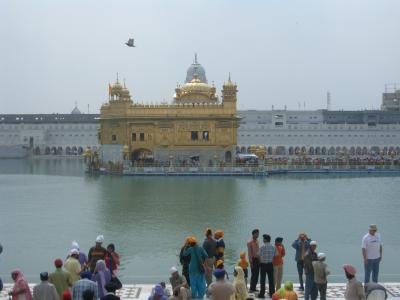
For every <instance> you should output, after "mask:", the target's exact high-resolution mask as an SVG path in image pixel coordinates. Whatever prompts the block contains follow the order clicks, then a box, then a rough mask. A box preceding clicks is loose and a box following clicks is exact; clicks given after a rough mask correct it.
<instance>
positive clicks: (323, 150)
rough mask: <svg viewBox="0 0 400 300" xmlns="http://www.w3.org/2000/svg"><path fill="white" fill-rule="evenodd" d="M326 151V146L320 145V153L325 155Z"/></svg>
mask: <svg viewBox="0 0 400 300" xmlns="http://www.w3.org/2000/svg"><path fill="white" fill-rule="evenodd" d="M326 152H327V151H326V147H322V148H321V154H322V155H326Z"/></svg>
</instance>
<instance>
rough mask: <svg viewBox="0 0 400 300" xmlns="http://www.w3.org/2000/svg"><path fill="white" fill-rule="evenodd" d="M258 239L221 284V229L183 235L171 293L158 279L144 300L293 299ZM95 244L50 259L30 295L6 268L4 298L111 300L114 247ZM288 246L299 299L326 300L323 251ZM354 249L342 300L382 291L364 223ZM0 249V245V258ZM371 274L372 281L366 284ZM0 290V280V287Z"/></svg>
mask: <svg viewBox="0 0 400 300" xmlns="http://www.w3.org/2000/svg"><path fill="white" fill-rule="evenodd" d="M259 236H260V231H259V230H258V229H254V230H253V231H252V236H251V238H250V240H249V241H248V242H247V257H246V253H245V252H243V251H242V252H240V256H239V257H238V260H237V263H236V264H235V266H234V270H233V282H231V281H230V280H229V275H228V272H227V270H226V268H225V266H224V254H225V246H226V245H225V242H224V232H223V231H222V230H217V231H215V232H214V233H213V231H212V230H211V229H210V228H207V229H206V231H205V239H204V241H203V242H202V243H200V242H198V240H197V239H196V238H195V237H193V236H190V237H187V238H186V239H185V243H184V245H183V247H182V248H181V250H180V254H179V258H180V263H181V265H182V271H181V274H180V273H179V270H178V268H177V267H175V266H173V267H172V268H171V269H170V277H169V283H170V285H171V287H172V293H170V292H169V289H168V288H167V286H166V284H165V282H160V283H159V284H156V285H155V286H154V288H153V289H152V292H151V295H150V297H149V299H148V300H166V299H169V300H188V299H190V298H193V299H195V298H199V299H202V298H204V296H207V297H208V298H211V299H214V300H247V299H249V298H254V297H257V298H265V297H266V294H267V296H269V298H271V299H274V300H278V299H287V300H297V299H298V295H297V293H296V291H295V290H294V288H293V282H291V281H286V282H285V283H284V284H283V286H282V279H283V265H284V259H283V258H284V257H285V255H286V250H285V246H284V244H283V238H282V237H276V238H275V241H274V243H271V236H270V235H269V234H263V235H262V243H260V241H259ZM103 242H104V237H103V236H102V235H100V236H98V237H97V238H96V244H95V245H94V246H93V247H91V248H90V250H89V252H88V255H87V256H86V254H85V253H84V252H82V251H81V250H80V248H79V245H78V243H77V242H75V241H74V242H72V245H71V249H70V251H69V254H68V256H67V258H66V260H65V262H63V261H62V259H60V258H58V259H56V260H55V261H54V266H55V270H54V271H53V272H51V273H50V274H49V273H48V272H42V273H40V281H41V282H40V283H39V284H37V285H35V286H34V288H33V293H31V291H30V288H29V286H28V283H27V281H26V280H25V278H24V276H23V274H22V272H21V271H20V270H14V271H12V272H11V278H12V279H13V281H14V286H13V288H12V290H11V291H10V292H9V295H10V297H11V299H12V300H60V299H61V300H69V299H73V300H87V299H90V300H94V299H96V300H97V299H101V300H113V299H120V298H119V297H118V296H116V290H118V289H120V288H122V284H121V282H120V281H119V279H118V277H117V269H118V266H119V264H120V257H119V254H118V253H117V252H116V251H115V246H114V244H109V245H108V246H107V248H103V246H102V244H103ZM291 246H292V247H293V248H294V249H295V261H296V264H297V271H298V276H299V288H298V290H299V291H300V292H303V291H304V299H305V300H310V299H311V300H315V299H317V297H318V294H319V297H320V299H321V300H326V295H327V283H328V276H329V274H330V272H329V269H328V265H327V264H326V254H325V253H322V252H319V253H317V251H316V249H317V247H318V243H317V242H316V241H314V240H312V239H311V238H309V237H308V236H307V235H306V234H305V233H304V232H301V233H300V234H299V235H298V237H297V239H296V240H294V241H293V243H292V244H291ZM361 248H362V255H363V259H364V266H365V278H364V286H363V285H362V283H361V282H360V281H358V280H357V279H356V273H357V271H356V269H355V267H354V266H352V265H350V264H345V265H343V270H344V273H345V276H346V278H347V280H348V282H347V287H346V292H345V299H348V300H363V299H366V292H367V293H368V292H370V291H372V290H384V288H383V287H382V286H381V285H379V284H378V274H379V264H380V261H381V259H382V251H383V247H382V241H381V238H380V235H379V234H378V233H377V227H376V225H374V224H372V225H370V226H369V230H368V233H367V234H366V235H365V236H364V237H363V239H362V247H361ZM1 249H2V248H1V245H0V253H1ZM249 271H250V272H249ZM303 273H304V275H305V281H304V280H303V279H304V278H303ZM371 274H372V282H373V283H369V281H370V277H371ZM249 275H250V276H249ZM249 277H250V279H249ZM214 278H215V280H214ZM267 279H268V288H267V286H266V280H267ZM258 286H259V289H257V287H258ZM1 288H2V285H1V280H0V290H1ZM385 295H386V294H385Z"/></svg>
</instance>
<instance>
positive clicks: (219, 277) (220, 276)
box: [207, 269, 235, 300]
mask: <svg viewBox="0 0 400 300" xmlns="http://www.w3.org/2000/svg"><path fill="white" fill-rule="evenodd" d="M214 276H215V279H216V281H215V282H213V283H211V284H210V286H209V288H208V290H207V297H208V298H211V299H214V300H230V299H231V296H232V295H233V294H234V293H235V288H234V286H233V284H232V283H230V282H229V281H225V270H222V269H216V270H215V271H214Z"/></svg>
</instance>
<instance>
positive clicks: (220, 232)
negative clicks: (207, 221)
mask: <svg viewBox="0 0 400 300" xmlns="http://www.w3.org/2000/svg"><path fill="white" fill-rule="evenodd" d="M214 236H215V238H216V239H220V238H222V237H224V232H223V231H222V230H217V231H215V233H214Z"/></svg>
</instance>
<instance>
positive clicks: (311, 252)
mask: <svg viewBox="0 0 400 300" xmlns="http://www.w3.org/2000/svg"><path fill="white" fill-rule="evenodd" d="M315 249H317V242H316V241H311V242H310V247H309V248H308V250H307V252H306V255H304V273H306V289H305V291H304V300H309V299H310V297H311V300H315V299H317V297H318V289H317V286H316V284H315V282H314V268H313V264H312V263H313V261H317V260H318V255H317V253H316V252H315Z"/></svg>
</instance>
